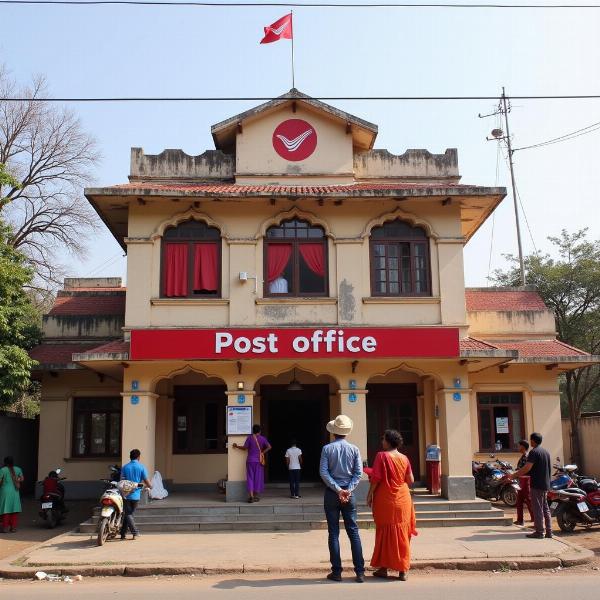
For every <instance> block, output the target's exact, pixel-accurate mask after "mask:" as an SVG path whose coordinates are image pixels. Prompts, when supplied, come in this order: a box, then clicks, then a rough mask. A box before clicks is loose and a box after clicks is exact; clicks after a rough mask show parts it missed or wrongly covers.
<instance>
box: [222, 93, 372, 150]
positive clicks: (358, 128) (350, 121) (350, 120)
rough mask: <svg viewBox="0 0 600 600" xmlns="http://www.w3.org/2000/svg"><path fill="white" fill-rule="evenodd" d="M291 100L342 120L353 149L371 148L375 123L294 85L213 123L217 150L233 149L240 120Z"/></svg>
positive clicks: (283, 104) (256, 115) (241, 123)
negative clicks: (273, 96) (260, 102)
mask: <svg viewBox="0 0 600 600" xmlns="http://www.w3.org/2000/svg"><path fill="white" fill-rule="evenodd" d="M294 102H302V103H303V104H306V105H307V106H308V107H309V108H311V109H312V110H315V111H317V112H321V113H325V114H327V115H329V116H330V117H332V118H333V119H335V120H337V121H339V122H340V123H343V124H344V125H346V127H350V130H351V133H352V138H353V143H354V145H355V146H356V147H357V148H361V149H363V150H370V149H371V148H373V144H374V143H375V138H376V137H377V131H378V128H377V125H375V124H374V123H370V122H369V121H365V120H364V119H361V118H359V117H356V116H354V115H351V114H350V113H347V112H344V111H343V110H340V109H339V108H335V107H334V106H331V105H329V104H325V102H321V101H320V100H315V99H314V98H311V97H310V96H307V95H306V94H303V93H302V92H300V91H299V90H297V89H296V88H292V89H291V90H290V91H289V92H286V93H285V94H283V95H281V96H279V97H277V98H274V99H273V100H269V101H268V102H265V103H264V104H260V105H259V106H256V107H255V108H251V109H249V110H246V111H244V112H242V113H240V114H239V115H235V116H233V117H230V118H229V119H225V120H224V121H221V122H220V123H216V124H215V125H213V126H212V127H211V128H210V131H211V133H212V136H213V139H214V141H215V147H216V148H217V150H222V151H223V152H225V153H233V152H234V151H235V136H236V132H237V130H238V127H239V126H240V125H243V122H244V121H246V120H248V119H254V118H257V117H259V116H261V115H263V114H265V113H269V112H272V111H274V110H277V109H279V108H281V107H282V106H286V105H288V104H292V103H294Z"/></svg>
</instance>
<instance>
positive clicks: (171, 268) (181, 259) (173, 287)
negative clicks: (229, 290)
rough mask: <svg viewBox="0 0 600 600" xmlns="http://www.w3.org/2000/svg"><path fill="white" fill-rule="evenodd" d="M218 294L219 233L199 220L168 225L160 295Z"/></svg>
mask: <svg viewBox="0 0 600 600" xmlns="http://www.w3.org/2000/svg"><path fill="white" fill-rule="evenodd" d="M220 295H221V234H220V232H219V230H218V229H216V228H215V227H209V226H208V225H207V224H206V223H203V222H202V221H194V220H191V221H184V222H183V223H180V224H179V225H177V227H170V228H169V229H167V230H166V231H165V233H164V235H163V243H162V296H163V297H167V298H197V297H204V296H208V297H219V296H220Z"/></svg>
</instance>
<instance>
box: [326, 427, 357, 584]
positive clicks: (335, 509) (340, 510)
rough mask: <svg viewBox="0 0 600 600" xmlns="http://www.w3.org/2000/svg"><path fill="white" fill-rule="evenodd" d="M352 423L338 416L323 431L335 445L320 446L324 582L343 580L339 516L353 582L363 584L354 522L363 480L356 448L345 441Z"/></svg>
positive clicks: (355, 523) (350, 430)
mask: <svg viewBox="0 0 600 600" xmlns="http://www.w3.org/2000/svg"><path fill="white" fill-rule="evenodd" d="M353 425H354V424H353V423H352V419H350V417H347V416H346V415H338V416H337V417H336V418H335V419H334V420H333V421H329V423H327V426H326V429H327V431H329V433H332V434H333V436H334V438H335V439H334V441H333V442H331V443H330V444H327V445H326V446H323V450H322V452H321V461H320V463H319V474H320V475H321V479H322V480H323V482H324V483H325V485H326V486H327V488H326V489H325V497H324V499H323V505H324V508H325V517H326V518H327V530H328V533H329V538H328V543H329V559H330V561H331V573H329V574H328V575H327V579H329V580H331V581H341V580H342V559H341V556H340V514H341V515H342V517H343V519H344V527H345V529H346V533H347V534H348V538H349V540H350V548H351V550H352V562H353V563H354V572H355V574H356V581H357V582H358V583H363V582H364V580H365V560H364V558H363V552H362V544H361V541H360V535H359V532H358V524H357V522H356V519H357V515H356V498H355V495H354V493H353V492H354V490H355V489H356V486H357V485H358V483H359V481H360V478H361V476H362V460H361V458H360V451H359V450H358V448H357V447H356V446H354V445H352V444H349V443H348V442H347V441H346V437H347V436H348V435H350V433H351V432H352V428H353Z"/></svg>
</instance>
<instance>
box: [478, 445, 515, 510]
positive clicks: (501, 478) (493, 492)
mask: <svg viewBox="0 0 600 600" xmlns="http://www.w3.org/2000/svg"><path fill="white" fill-rule="evenodd" d="M490 458H493V459H495V458H496V457H495V456H494V455H493V454H492V455H490ZM472 471H473V477H474V478H475V494H476V495H477V496H478V497H479V498H483V499H485V500H502V502H504V504H506V505H507V506H516V505H517V494H518V492H519V490H520V489H521V488H520V486H519V484H518V483H515V482H514V481H511V480H509V479H507V478H506V476H507V475H509V474H512V473H513V472H514V469H513V468H512V465H511V464H510V463H508V462H506V461H502V460H497V461H495V462H485V463H481V462H478V461H473V463H472Z"/></svg>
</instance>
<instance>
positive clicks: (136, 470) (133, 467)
mask: <svg viewBox="0 0 600 600" xmlns="http://www.w3.org/2000/svg"><path fill="white" fill-rule="evenodd" d="M141 455H142V453H141V452H140V451H139V450H138V449H137V448H136V449H134V450H132V451H131V452H130V453H129V459H130V461H129V462H128V463H127V464H126V465H123V468H122V469H121V481H124V480H126V481H133V483H143V484H144V485H145V486H146V487H147V488H152V484H151V483H150V481H149V480H148V472H147V471H146V467H145V466H144V465H143V464H142V463H141V462H140V456H141ZM141 497H142V490H141V488H136V489H135V490H133V492H131V493H130V494H128V495H127V496H125V498H124V502H123V510H124V511H125V518H124V519H123V526H122V527H121V539H122V540H124V539H125V537H126V535H127V530H128V529H129V531H131V534H132V535H133V538H132V539H134V540H135V539H137V538H138V537H139V535H140V532H139V531H138V528H137V527H136V525H135V520H134V519H133V513H134V512H135V509H136V508H137V505H138V502H139V501H140V498H141Z"/></svg>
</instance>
